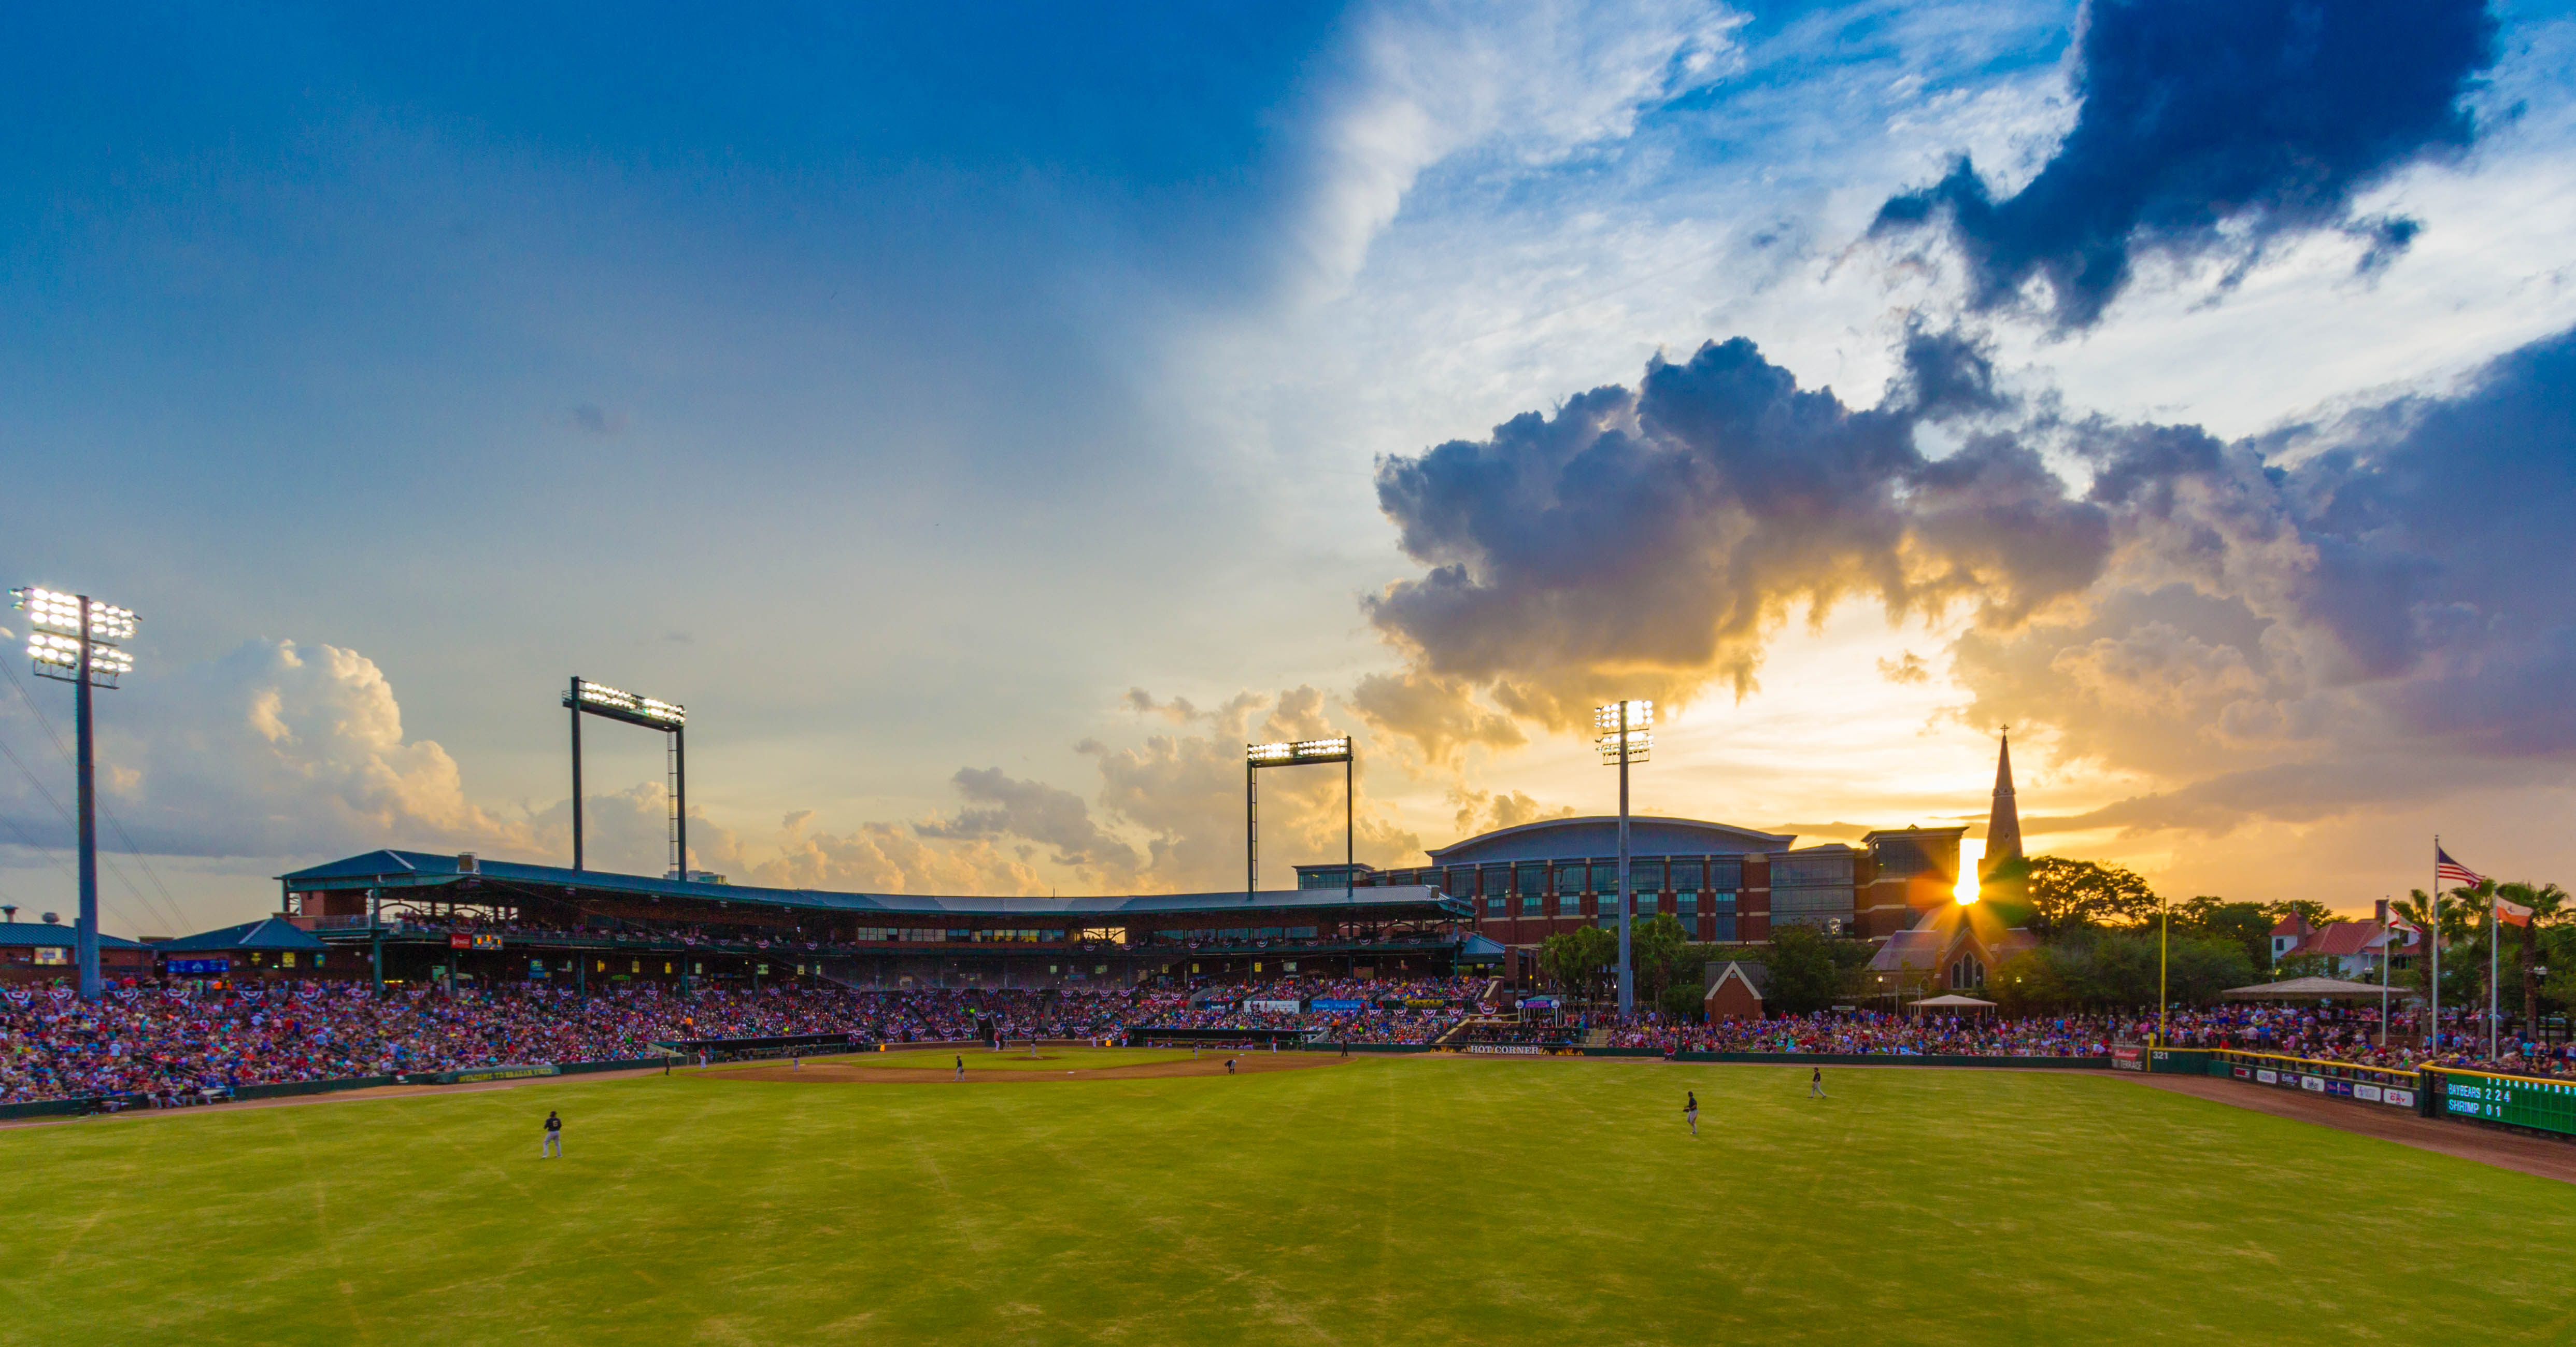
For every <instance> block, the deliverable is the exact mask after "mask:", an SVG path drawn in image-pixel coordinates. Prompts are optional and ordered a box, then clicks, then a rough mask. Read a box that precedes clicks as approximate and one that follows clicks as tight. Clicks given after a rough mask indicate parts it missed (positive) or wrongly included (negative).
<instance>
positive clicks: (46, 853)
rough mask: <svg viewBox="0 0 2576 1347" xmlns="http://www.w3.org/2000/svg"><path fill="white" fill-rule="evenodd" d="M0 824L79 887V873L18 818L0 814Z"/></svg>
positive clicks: (120, 918) (119, 917) (103, 898)
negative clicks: (36, 837)
mask: <svg viewBox="0 0 2576 1347" xmlns="http://www.w3.org/2000/svg"><path fill="white" fill-rule="evenodd" d="M5 747H6V746H5V745H0V748H5ZM16 759H17V755H16V754H14V753H13V754H11V755H10V760H11V761H16ZM0 824H5V825H7V827H8V829H9V831H11V832H13V833H16V834H17V835H18V843H19V845H21V846H23V847H25V848H27V849H28V850H29V851H33V852H35V853H36V854H37V855H39V856H42V857H44V858H45V859H46V861H48V862H49V863H51V864H52V865H53V867H54V868H55V869H57V870H60V871H62V872H63V878H65V879H67V880H70V881H71V882H72V885H73V886H74V887H75V888H77V887H79V885H80V875H79V874H78V872H76V871H74V870H73V869H72V868H71V867H70V866H68V865H65V864H63V858H62V857H60V856H57V855H55V854H54V849H53V848H52V847H49V846H46V845H45V844H44V843H42V842H39V841H37V840H36V839H35V838H34V837H32V836H30V835H28V832H27V830H26V829H25V828H22V827H20V826H18V820H16V819H13V818H11V817H9V816H8V815H6V814H0ZM99 897H100V901H99V905H100V906H101V907H105V906H107V902H106V895H104V894H101V895H100V896H99ZM116 919H117V920H118V921H124V920H125V911H124V909H122V908H119V909H117V910H116ZM127 924H129V925H131V924H132V923H130V922H129V923H127Z"/></svg>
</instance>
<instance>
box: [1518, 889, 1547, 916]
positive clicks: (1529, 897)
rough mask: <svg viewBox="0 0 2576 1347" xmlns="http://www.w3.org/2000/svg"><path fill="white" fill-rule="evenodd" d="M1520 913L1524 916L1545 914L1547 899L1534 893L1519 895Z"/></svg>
mask: <svg viewBox="0 0 2576 1347" xmlns="http://www.w3.org/2000/svg"><path fill="white" fill-rule="evenodd" d="M1521 915H1522V916H1524V917H1544V916H1546V915H1547V900H1546V899H1545V898H1542V897H1540V896H1538V895H1537V894H1535V893H1527V894H1523V895H1521Z"/></svg>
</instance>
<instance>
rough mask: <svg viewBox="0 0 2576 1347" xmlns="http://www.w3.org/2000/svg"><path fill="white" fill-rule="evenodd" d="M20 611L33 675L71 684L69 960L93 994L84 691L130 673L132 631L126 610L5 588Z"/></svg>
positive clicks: (32, 588) (93, 888) (93, 830)
mask: <svg viewBox="0 0 2576 1347" xmlns="http://www.w3.org/2000/svg"><path fill="white" fill-rule="evenodd" d="M9 597H10V599H11V600H12V601H13V602H14V603H15V606H16V607H17V608H18V609H19V611H21V612H23V613H25V614H26V615H27V626H28V632H27V658H28V659H29V660H31V661H33V662H34V665H35V672H36V675H37V676H38V677H40V678H51V679H55V680H57V681H59V682H64V683H69V684H71V685H72V737H73V739H74V740H75V741H76V745H77V746H76V747H75V749H74V751H73V757H72V774H73V786H74V790H73V794H74V796H75V797H76V800H77V812H78V814H79V818H78V819H77V821H76V822H77V826H78V827H79V830H80V875H79V881H80V920H79V921H78V923H76V924H75V925H74V926H73V928H72V945H73V949H74V959H75V961H76V962H77V963H78V964H79V966H80V994H81V999H82V1000H85V1001H95V1000H97V999H98V996H99V992H100V990H101V981H100V978H99V970H98V752H97V735H96V734H95V733H94V732H93V726H92V717H91V715H90V692H91V690H92V689H94V688H110V689H113V688H114V687H115V686H116V680H117V678H118V677H119V676H121V675H124V674H129V673H132V672H134V656H132V655H130V654H128V653H126V652H125V651H124V650H122V649H120V648H118V646H117V644H116V643H117V642H119V641H124V640H130V639H132V638H133V636H134V628H135V620H134V610H133V609H131V608H119V607H117V606H116V605H115V604H112V603H101V602H99V601H98V600H96V599H93V598H91V597H90V596H88V595H86V594H66V593H64V592H62V591H61V590H58V589H45V588H42V587H40V586H36V585H26V586H22V587H20V588H17V589H13V590H10V591H9Z"/></svg>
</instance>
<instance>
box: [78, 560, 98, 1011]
mask: <svg viewBox="0 0 2576 1347" xmlns="http://www.w3.org/2000/svg"><path fill="white" fill-rule="evenodd" d="M79 598H80V664H79V667H77V668H75V669H74V670H73V671H72V672H73V673H74V674H75V675H76V677H75V678H74V679H73V682H72V721H73V729H72V736H73V738H74V739H76V740H78V741H79V746H78V749H77V752H78V755H79V756H78V758H77V759H76V766H75V772H76V775H75V780H74V787H73V789H74V791H75V793H76V794H77V795H78V796H79V797H80V798H79V802H78V807H79V809H80V916H79V921H78V924H77V925H75V926H74V927H73V928H72V944H73V947H74V950H75V955H74V957H75V958H77V959H78V960H79V963H80V994H81V999H82V1000H84V1001H95V1000H97V999H98V993H99V975H98V760H97V753H96V750H95V745H94V743H93V741H92V739H91V736H90V714H89V700H90V691H89V654H90V647H89V642H90V623H89V596H88V595H87V594H83V595H80V596H79Z"/></svg>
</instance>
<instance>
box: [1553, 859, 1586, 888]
mask: <svg viewBox="0 0 2576 1347" xmlns="http://www.w3.org/2000/svg"><path fill="white" fill-rule="evenodd" d="M1556 891H1557V892H1558V893H1581V892H1583V867H1582V866H1580V865H1560V866H1558V867H1556Z"/></svg>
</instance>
